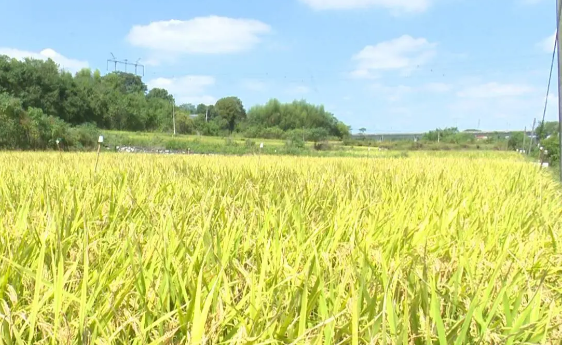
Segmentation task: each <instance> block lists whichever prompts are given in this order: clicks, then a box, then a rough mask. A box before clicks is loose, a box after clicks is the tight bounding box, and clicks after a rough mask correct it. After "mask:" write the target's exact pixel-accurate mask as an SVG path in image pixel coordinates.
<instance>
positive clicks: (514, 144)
mask: <svg viewBox="0 0 562 345" xmlns="http://www.w3.org/2000/svg"><path fill="white" fill-rule="evenodd" d="M524 138H525V135H524V134H523V132H515V133H513V134H512V135H511V136H510V137H509V140H508V141H507V147H509V148H510V149H512V150H516V149H522V148H523V141H524Z"/></svg>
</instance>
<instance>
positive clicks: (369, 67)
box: [352, 35, 436, 78]
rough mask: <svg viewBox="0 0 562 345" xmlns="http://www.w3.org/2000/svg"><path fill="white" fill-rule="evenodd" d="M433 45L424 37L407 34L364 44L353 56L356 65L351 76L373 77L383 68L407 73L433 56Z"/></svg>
mask: <svg viewBox="0 0 562 345" xmlns="http://www.w3.org/2000/svg"><path fill="white" fill-rule="evenodd" d="M435 46H436V44H435V43H430V42H428V41H427V40H426V39H425V38H413V37H411V36H409V35H403V36H401V37H398V38H396V39H393V40H390V41H385V42H380V43H378V44H376V45H374V46H371V45H370V46H366V47H365V48H363V49H362V50H361V51H360V52H359V53H357V54H355V56H353V60H354V61H356V62H357V67H356V69H355V70H354V71H353V72H352V76H354V77H357V78H374V77H376V76H377V74H376V72H380V71H385V70H396V71H400V72H401V73H403V74H409V73H411V72H412V71H413V70H414V69H415V68H417V67H418V66H421V65H423V64H425V63H427V62H428V61H430V60H431V59H432V58H433V57H434V56H435V54H436V52H435Z"/></svg>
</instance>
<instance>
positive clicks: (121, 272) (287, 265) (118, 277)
mask: <svg viewBox="0 0 562 345" xmlns="http://www.w3.org/2000/svg"><path fill="white" fill-rule="evenodd" d="M377 154H378V153H375V152H373V156H372V157H367V158H365V157H363V158H308V157H288V156H287V157H269V156H257V155H256V156H244V157H233V156H232V157H225V156H213V157H206V156H187V155H184V156H179V155H178V156H164V155H162V156H158V155H142V154H131V155H127V154H116V153H113V154H108V153H105V154H102V155H101V157H100V159H99V163H98V167H97V172H95V171H94V167H95V165H96V156H95V154H93V153H81V154H70V153H63V154H59V153H0V214H1V215H2V216H1V220H0V343H1V344H46V343H52V344H180V343H188V344H326V345H327V344H352V345H358V344H385V343H386V344H442V345H445V344H478V343H480V344H522V343H545V344H560V342H561V341H562V316H561V315H562V285H561V279H562V255H561V250H562V240H561V239H562V229H561V224H562V222H561V219H562V193H561V192H560V185H559V184H557V183H556V182H554V180H553V179H552V178H551V177H550V176H549V174H548V172H546V171H544V170H540V169H538V168H537V167H536V166H535V165H532V164H530V163H527V162H525V161H524V160H523V159H522V158H521V157H520V156H518V155H517V154H500V153H493V152H489V153H458V152H457V153H437V154H430V153H410V154H408V155H407V157H406V156H404V157H398V156H396V155H395V154H394V155H390V154H388V153H381V154H380V155H378V156H377ZM385 154H386V155H387V156H384V155H385Z"/></svg>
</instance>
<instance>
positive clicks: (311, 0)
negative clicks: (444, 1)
mask: <svg viewBox="0 0 562 345" xmlns="http://www.w3.org/2000/svg"><path fill="white" fill-rule="evenodd" d="M301 2H303V3H305V4H307V5H308V6H310V7H312V8H313V9H315V10H345V9H364V8H369V7H382V8H386V9H390V10H398V11H405V12H423V11H425V10H426V9H427V8H428V7H429V6H430V5H431V2H432V1H431V0H301Z"/></svg>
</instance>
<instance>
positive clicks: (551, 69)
mask: <svg viewBox="0 0 562 345" xmlns="http://www.w3.org/2000/svg"><path fill="white" fill-rule="evenodd" d="M561 8H562V7H560V8H559V9H558V13H557V15H556V18H557V19H556V21H557V23H558V20H559V19H558V18H560V9H561ZM557 48H558V25H557V28H556V33H555V35H554V47H553V48H552V59H551V61H550V73H549V75H548V85H547V87H546V96H545V98H544V109H543V112H542V120H541V123H540V127H541V130H540V131H539V133H537V135H538V137H539V138H540V137H541V136H542V134H543V131H544V119H545V117H546V108H547V106H548V95H549V94H550V84H551V82H552V71H553V70H554V59H555V58H556V50H557ZM559 73H560V71H559ZM532 141H533V140H532V139H531V142H532Z"/></svg>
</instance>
